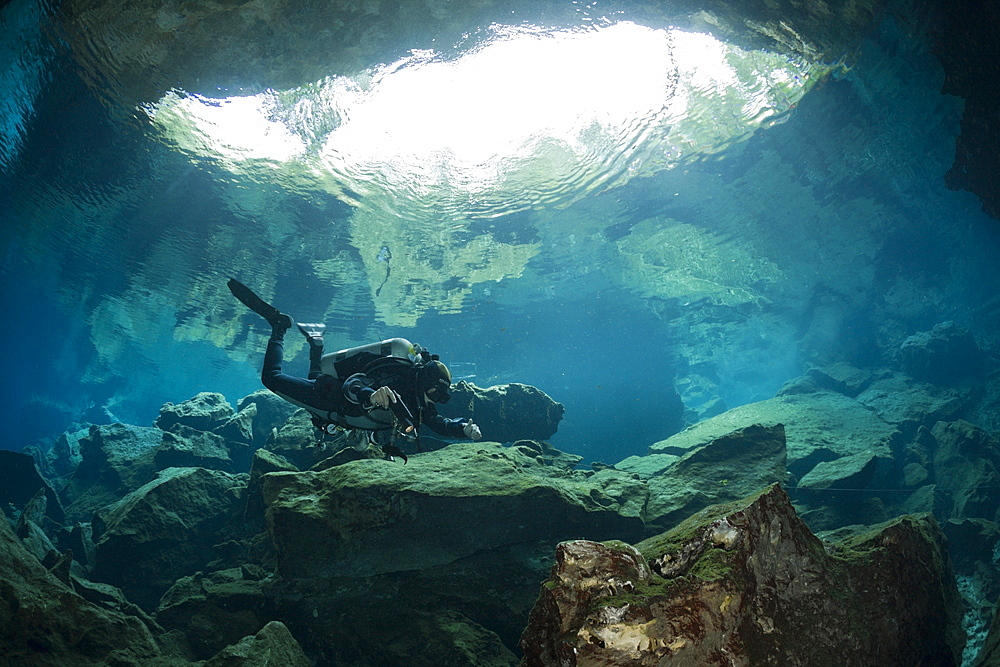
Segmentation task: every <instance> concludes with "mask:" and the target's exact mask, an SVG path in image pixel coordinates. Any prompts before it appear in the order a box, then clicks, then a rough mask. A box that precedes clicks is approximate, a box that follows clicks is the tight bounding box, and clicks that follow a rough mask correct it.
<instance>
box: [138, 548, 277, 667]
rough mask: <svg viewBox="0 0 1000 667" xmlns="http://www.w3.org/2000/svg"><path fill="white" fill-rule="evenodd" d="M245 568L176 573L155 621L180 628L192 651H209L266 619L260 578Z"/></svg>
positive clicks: (198, 655) (236, 639) (233, 640)
mask: <svg viewBox="0 0 1000 667" xmlns="http://www.w3.org/2000/svg"><path fill="white" fill-rule="evenodd" d="M249 574H250V572H249V570H248V569H247V568H232V569H228V570H221V571H218V572H213V573H210V574H207V575H203V574H202V573H200V572H199V573H197V574H193V575H190V576H186V577H182V578H180V579H179V580H178V581H177V582H176V583H175V584H174V585H173V586H172V587H171V588H170V589H169V590H168V591H167V592H166V593H164V594H163V597H162V598H160V604H159V607H158V608H157V610H156V621H157V622H158V623H159V624H160V625H162V626H163V627H164V628H166V629H168V630H180V631H182V632H184V635H185V637H186V638H187V641H188V643H189V644H190V646H191V648H192V651H193V654H194V657H196V658H198V659H199V660H205V659H208V658H210V657H212V656H213V655H215V654H216V653H218V652H219V651H221V650H223V649H224V648H225V647H226V646H229V645H230V644H235V643H237V642H239V641H240V639H242V638H244V637H246V636H248V635H253V634H254V633H256V632H257V631H258V630H260V629H261V628H262V627H263V626H264V625H265V623H267V621H268V620H271V619H270V618H269V616H268V611H267V610H268V608H269V604H268V601H267V599H266V598H265V596H264V592H263V590H262V586H261V582H260V581H259V580H257V579H255V578H253V577H252V576H249Z"/></svg>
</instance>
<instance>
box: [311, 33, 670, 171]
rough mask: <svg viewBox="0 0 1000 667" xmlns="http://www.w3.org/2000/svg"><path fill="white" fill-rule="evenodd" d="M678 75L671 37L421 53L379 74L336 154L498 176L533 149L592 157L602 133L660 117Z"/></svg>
mask: <svg viewBox="0 0 1000 667" xmlns="http://www.w3.org/2000/svg"><path fill="white" fill-rule="evenodd" d="M672 74H673V64H672V61H671V57H670V44H669V38H668V35H667V33H666V32H664V31H662V30H649V29H647V28H642V27H640V26H636V25H633V24H630V23H620V24H617V25H614V26H610V27H607V28H605V29H602V30H587V31H578V32H564V33H548V34H546V33H541V32H537V33H535V32H528V33H523V32H522V33H517V34H512V35H503V36H501V37H500V38H499V39H497V40H495V41H493V42H490V43H488V44H486V45H485V46H483V47H482V48H480V49H478V50H476V51H475V52H472V53H469V54H466V55H464V56H462V57H461V58H459V59H457V60H454V61H448V62H442V61H434V60H426V61H425V60H423V59H422V58H421V57H420V56H419V55H418V56H416V57H414V58H413V59H412V60H411V61H410V62H407V63H405V66H403V67H399V66H394V67H392V68H387V69H386V70H385V71H383V72H379V73H378V74H377V76H376V79H375V81H374V83H373V85H372V87H371V92H370V93H369V94H368V95H367V96H365V97H364V98H362V99H361V100H360V101H359V102H358V103H357V104H355V105H352V106H351V107H350V109H349V110H347V113H346V114H345V115H346V116H347V118H348V120H347V121H346V122H345V123H344V124H343V125H342V126H341V127H340V128H338V129H337V130H336V131H335V132H333V134H332V135H331V136H330V137H329V140H328V141H327V145H326V148H327V151H329V152H335V153H337V154H339V155H343V156H344V159H345V160H349V161H350V160H352V159H353V160H356V161H358V162H369V161H381V160H386V159H395V158H400V157H401V158H403V159H408V160H416V161H422V160H425V159H427V158H429V157H430V158H432V159H435V158H436V159H437V160H447V161H449V162H452V163H455V162H457V163H459V166H461V167H462V168H466V169H475V170H479V171H481V174H480V176H482V177H485V178H488V177H490V176H491V175H492V174H491V172H490V170H489V169H488V163H490V162H491V161H492V160H495V159H497V158H503V157H507V156H515V155H518V154H519V152H520V151H521V150H522V149H524V148H526V147H528V146H529V144H530V143H531V142H533V141H538V140H540V139H543V138H546V139H550V140H557V141H562V142H564V143H565V144H566V145H567V146H571V147H573V148H576V149H580V150H585V149H586V147H585V145H583V144H584V142H585V139H584V137H583V136H582V135H583V134H584V133H585V132H586V131H588V130H591V129H593V128H594V127H595V126H597V127H599V128H600V129H602V130H604V131H608V132H611V133H613V134H616V135H617V134H619V133H620V132H622V131H623V130H627V129H628V128H629V127H631V126H634V125H635V124H636V123H637V122H639V121H641V120H643V119H650V118H652V117H654V116H655V115H656V114H657V113H658V112H660V111H661V110H662V109H663V107H664V105H665V103H666V101H667V100H668V98H669V94H670V91H671V88H672V86H671V75H672Z"/></svg>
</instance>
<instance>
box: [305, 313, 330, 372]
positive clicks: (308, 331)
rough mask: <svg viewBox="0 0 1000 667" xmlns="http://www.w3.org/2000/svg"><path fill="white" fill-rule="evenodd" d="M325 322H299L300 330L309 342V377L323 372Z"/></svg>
mask: <svg viewBox="0 0 1000 667" xmlns="http://www.w3.org/2000/svg"><path fill="white" fill-rule="evenodd" d="M325 329H326V325H325V324H302V323H300V324H299V331H301V332H302V335H303V336H305V337H306V341H308V342H309V379H310V380H315V379H316V378H318V377H319V376H320V375H322V374H323V364H322V362H323V331H324V330H325Z"/></svg>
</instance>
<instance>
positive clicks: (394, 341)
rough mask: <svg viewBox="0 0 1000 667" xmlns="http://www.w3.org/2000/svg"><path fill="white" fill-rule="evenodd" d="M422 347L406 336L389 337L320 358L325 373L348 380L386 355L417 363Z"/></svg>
mask: <svg viewBox="0 0 1000 667" xmlns="http://www.w3.org/2000/svg"><path fill="white" fill-rule="evenodd" d="M420 352H421V348H420V346H419V345H414V344H413V343H411V342H410V341H408V340H406V339H405V338H389V339H387V340H383V341H381V342H379V343H369V344H368V345H359V346H357V347H352V348H348V349H346V350H340V351H338V352H331V353H329V354H324V355H323V358H322V359H321V360H320V368H321V369H322V371H323V375H329V376H331V377H335V378H339V379H341V380H346V379H347V378H349V377H350V376H352V375H354V374H355V373H360V372H361V371H362V369H364V367H365V366H367V365H368V364H369V363H371V362H372V361H375V360H376V359H380V358H384V357H396V358H398V359H407V360H409V361H411V362H414V363H416V362H417V361H418V360H419V359H420V358H421V357H420Z"/></svg>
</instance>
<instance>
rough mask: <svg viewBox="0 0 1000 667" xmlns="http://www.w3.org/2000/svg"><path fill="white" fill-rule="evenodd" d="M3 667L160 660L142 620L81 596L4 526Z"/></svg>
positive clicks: (0, 535) (0, 541) (0, 545)
mask: <svg viewBox="0 0 1000 667" xmlns="http://www.w3.org/2000/svg"><path fill="white" fill-rule="evenodd" d="M0 572H3V576H2V581H0V662H2V663H3V664H5V665H6V664H9V665H38V666H40V667H45V666H47V665H51V666H52V667H74V666H75V665H81V666H82V665H98V664H106V665H112V664H114V665H138V664H148V663H149V661H151V660H152V659H154V658H156V657H157V656H159V655H160V649H159V647H158V646H157V644H156V641H155V639H154V638H153V636H152V634H150V631H149V629H148V628H147V627H146V626H145V625H144V624H143V623H142V621H140V620H139V619H138V618H136V617H134V616H131V615H127V614H122V613H119V612H115V611H112V610H109V609H104V608H101V607H99V606H97V605H95V604H93V603H91V602H88V601H87V600H85V599H84V598H82V597H81V596H79V595H77V594H76V593H75V592H74V590H73V588H72V587H71V586H69V585H68V584H67V583H65V582H63V581H60V580H59V579H57V578H56V577H55V576H53V575H52V574H50V573H49V572H47V571H46V569H45V568H44V567H43V566H42V565H41V564H40V563H39V562H38V561H37V560H36V559H35V557H34V556H32V555H31V554H30V553H29V552H28V551H27V550H26V549H25V548H24V546H23V545H22V544H21V542H20V540H18V539H17V537H16V536H15V535H14V533H13V531H12V530H11V528H10V525H9V524H8V522H7V521H6V520H0Z"/></svg>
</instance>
